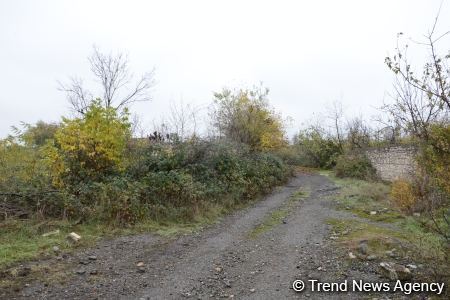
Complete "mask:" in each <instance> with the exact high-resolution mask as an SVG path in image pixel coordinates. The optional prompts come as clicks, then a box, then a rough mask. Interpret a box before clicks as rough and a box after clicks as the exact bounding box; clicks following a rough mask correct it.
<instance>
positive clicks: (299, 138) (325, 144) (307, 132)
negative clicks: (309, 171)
mask: <svg viewBox="0 0 450 300" xmlns="http://www.w3.org/2000/svg"><path fill="white" fill-rule="evenodd" d="M294 143H295V144H296V145H297V147H298V148H299V151H300V152H302V153H303V154H304V156H305V163H304V164H305V165H307V166H311V167H319V168H326V169H329V168H332V167H334V165H335V164H336V159H337V157H338V156H339V155H340V154H342V147H341V146H340V144H339V142H338V141H337V139H334V138H332V137H330V136H329V135H327V134H326V133H325V131H324V129H323V128H320V127H317V126H310V127H309V128H306V129H304V130H301V131H300V132H299V133H298V134H297V135H296V136H295V137H294Z"/></svg>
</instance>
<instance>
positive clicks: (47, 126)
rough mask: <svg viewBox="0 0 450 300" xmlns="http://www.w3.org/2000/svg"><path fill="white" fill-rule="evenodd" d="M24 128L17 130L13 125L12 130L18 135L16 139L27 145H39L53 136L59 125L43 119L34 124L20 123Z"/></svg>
mask: <svg viewBox="0 0 450 300" xmlns="http://www.w3.org/2000/svg"><path fill="white" fill-rule="evenodd" d="M22 125H23V127H24V130H23V131H22V130H19V129H18V128H16V127H13V129H14V131H15V132H16V133H17V135H18V140H19V141H20V142H22V143H24V144H25V145H26V146H29V147H41V146H43V145H44V144H45V143H46V142H47V141H48V140H51V139H53V138H54V136H55V133H56V131H57V130H58V127H59V125H58V124H55V123H45V122H44V121H38V122H37V123H36V124H34V125H31V124H26V123H23V124H22Z"/></svg>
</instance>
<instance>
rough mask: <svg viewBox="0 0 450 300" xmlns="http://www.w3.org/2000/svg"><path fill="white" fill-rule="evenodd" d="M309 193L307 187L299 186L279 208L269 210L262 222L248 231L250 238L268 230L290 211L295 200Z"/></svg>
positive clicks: (307, 195) (281, 220) (306, 196)
mask: <svg viewBox="0 0 450 300" xmlns="http://www.w3.org/2000/svg"><path fill="white" fill-rule="evenodd" d="M309 195H310V191H309V189H305V188H300V189H298V190H297V191H295V192H294V193H292V195H291V196H290V197H289V199H288V201H287V202H286V203H285V204H284V205H283V206H281V207H280V208H278V209H276V210H274V211H273V212H271V213H270V214H269V215H268V216H267V217H266V218H264V220H263V222H262V223H261V224H259V225H258V226H256V227H255V228H254V229H253V230H252V231H250V233H249V237H250V238H253V239H254V238H257V237H258V236H259V235H261V234H263V233H265V232H267V231H270V230H271V229H272V228H273V227H275V226H276V225H279V224H281V223H282V222H283V220H284V219H285V218H286V217H287V216H288V215H289V213H290V212H291V210H292V208H293V205H294V203H295V202H297V201H300V200H302V199H306V198H308V197H309Z"/></svg>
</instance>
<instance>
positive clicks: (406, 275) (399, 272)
mask: <svg viewBox="0 0 450 300" xmlns="http://www.w3.org/2000/svg"><path fill="white" fill-rule="evenodd" d="M380 270H381V273H382V275H383V276H384V277H386V278H389V279H390V280H410V279H411V278H412V274H411V271H410V270H409V269H408V268H406V267H405V266H402V265H400V264H396V263H387V262H382V263H380Z"/></svg>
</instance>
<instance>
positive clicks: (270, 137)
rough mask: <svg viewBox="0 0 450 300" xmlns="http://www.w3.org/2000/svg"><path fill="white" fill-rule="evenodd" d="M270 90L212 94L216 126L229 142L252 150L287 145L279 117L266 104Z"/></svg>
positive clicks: (277, 147) (244, 90)
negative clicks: (240, 144) (246, 146)
mask: <svg viewBox="0 0 450 300" xmlns="http://www.w3.org/2000/svg"><path fill="white" fill-rule="evenodd" d="M268 93H269V90H268V89H262V88H259V89H258V88H255V89H253V90H249V89H240V90H237V91H231V90H228V89H224V90H223V91H222V92H220V93H215V94H214V103H215V105H216V110H215V112H214V117H215V120H214V122H215V124H214V125H215V127H216V128H217V130H218V131H219V133H220V134H222V135H224V136H225V137H226V138H228V139H229V140H231V141H234V142H237V143H243V144H247V145H249V146H250V148H251V149H253V150H258V151H261V150H274V149H279V148H281V147H283V146H285V145H286V144H287V142H286V138H285V133H284V125H283V121H282V119H281V117H280V116H279V115H278V114H276V113H275V112H274V111H273V110H272V109H271V108H270V107H269V104H268V100H267V96H268Z"/></svg>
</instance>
